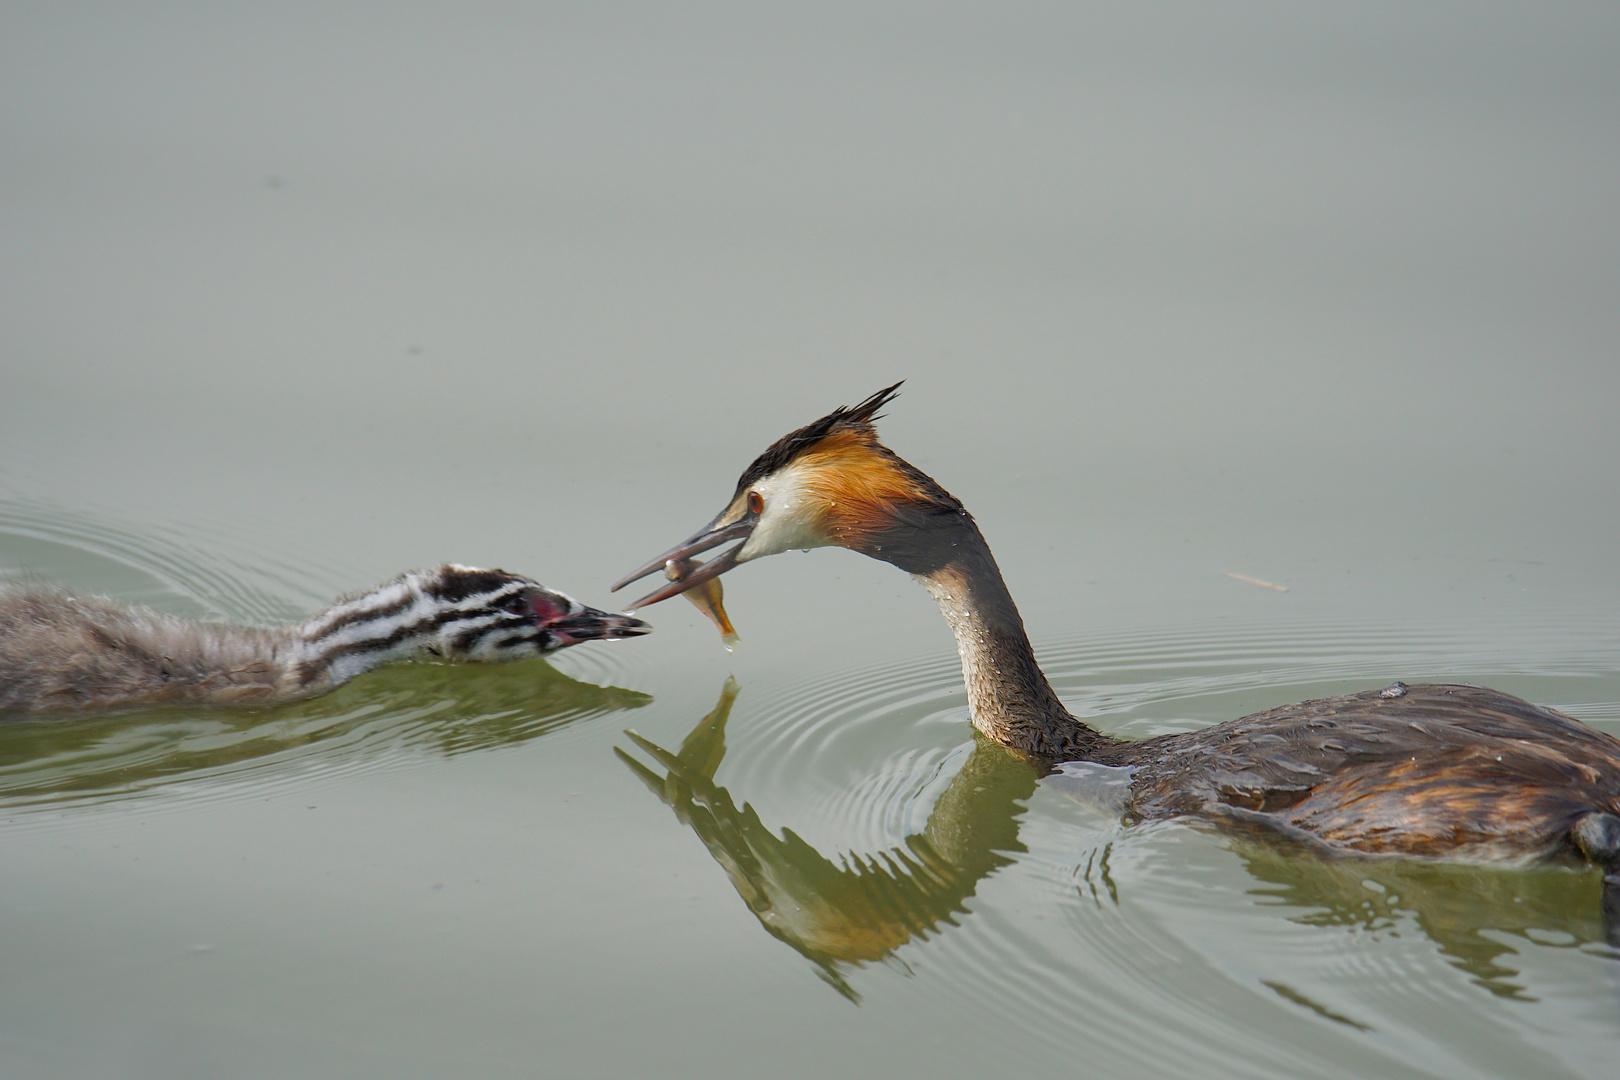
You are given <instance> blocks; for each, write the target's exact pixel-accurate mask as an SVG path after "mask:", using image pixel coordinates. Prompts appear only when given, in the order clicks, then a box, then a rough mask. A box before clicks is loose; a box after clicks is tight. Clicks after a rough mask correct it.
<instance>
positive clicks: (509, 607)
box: [0, 566, 648, 713]
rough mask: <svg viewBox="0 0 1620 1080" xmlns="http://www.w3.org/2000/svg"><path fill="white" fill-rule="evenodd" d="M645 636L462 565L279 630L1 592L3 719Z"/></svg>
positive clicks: (263, 701) (265, 700)
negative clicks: (404, 663)
mask: <svg viewBox="0 0 1620 1080" xmlns="http://www.w3.org/2000/svg"><path fill="white" fill-rule="evenodd" d="M647 630H648V627H647V624H646V623H644V622H642V621H641V620H640V619H634V618H631V617H629V616H627V615H610V614H608V613H607V612H604V611H597V610H596V609H595V608H588V607H586V606H585V605H584V604H581V603H580V602H579V601H578V600H575V599H574V598H573V597H570V596H565V595H564V594H562V593H559V592H552V591H551V590H550V589H547V588H546V587H545V586H543V585H540V584H537V583H536V582H533V581H530V580H529V579H528V578H522V577H518V576H517V575H515V574H508V573H507V572H506V571H504V570H479V569H476V568H473V567H467V566H442V567H440V568H439V569H437V570H433V571H429V572H425V573H410V574H402V575H400V576H399V577H397V578H395V579H394V580H393V581H390V582H388V583H387V584H384V585H380V586H378V587H377V588H376V589H373V590H372V591H371V592H367V593H358V594H356V595H354V596H349V597H345V598H343V599H341V600H339V601H338V602H337V603H336V604H334V605H333V606H332V607H330V608H328V609H327V610H325V611H323V612H321V613H320V614H318V615H313V616H311V617H310V618H308V619H306V620H304V621H303V622H302V623H299V624H297V625H296V626H287V627H281V628H279V629H274V630H258V629H251V628H248V627H241V626H227V625H223V624H215V623H198V622H190V621H187V620H183V619H177V618H173V617H172V616H168V615H160V614H158V613H156V612H153V611H147V610H144V609H140V608H129V607H123V606H121V605H118V604H114V603H111V602H109V601H106V600H101V599H85V598H79V597H74V596H70V595H68V594H66V593H63V592H59V591H56V590H49V589H19V588H12V589H7V590H5V591H3V592H0V713H8V712H66V711H77V712H84V711H91V710H97V709H112V708H120V707H130V706H147V705H268V704H275V703H278V702H283V701H293V700H296V699H298V698H306V697H312V696H314V695H315V694H322V693H325V692H326V691H328V690H331V689H332V688H334V687H336V686H340V685H342V684H343V683H345V682H348V681H349V680H350V679H352V678H354V677H355V676H356V675H359V674H360V673H361V672H364V671H369V670H371V669H372V668H374V667H378V666H379V665H382V664H391V663H395V662H397V661H401V660H414V659H437V660H463V661H501V660H519V659H523V658H525V657H532V656H541V655H543V654H545V653H549V652H555V651H556V650H558V649H562V648H566V647H567V646H569V645H573V644H576V643H578V642H581V641H592V640H599V639H600V640H608V639H616V638H625V637H634V636H636V635H638V634H644V633H646V632H647Z"/></svg>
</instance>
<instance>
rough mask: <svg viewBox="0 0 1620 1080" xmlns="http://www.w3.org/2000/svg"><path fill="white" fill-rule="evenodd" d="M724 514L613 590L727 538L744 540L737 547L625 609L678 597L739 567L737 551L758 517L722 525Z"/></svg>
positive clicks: (744, 541)
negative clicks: (734, 567)
mask: <svg viewBox="0 0 1620 1080" xmlns="http://www.w3.org/2000/svg"><path fill="white" fill-rule="evenodd" d="M724 517H725V515H721V517H720V518H716V519H715V520H714V521H711V522H710V523H709V524H707V525H705V526H704V527H703V528H701V529H699V530H698V531H697V532H695V533H693V534H692V535H691V536H689V537H687V538H686V539H685V540H683V541H681V542H680V543H679V544H676V545H675V546H674V547H672V548H670V549H669V550H668V551H666V552H664V553H663V554H662V555H660V556H658V558H656V559H653V560H652V561H651V562H649V563H647V564H646V565H644V566H642V567H641V568H640V569H639V570H637V571H635V572H634V573H632V574H630V575H629V576H628V577H626V578H624V579H623V580H621V581H620V582H619V583H618V584H616V585H614V586H613V591H614V592H618V591H619V590H620V589H622V588H624V587H625V586H626V585H628V584H630V583H631V582H632V581H639V580H640V579H642V578H644V577H646V576H647V575H648V574H652V573H656V572H659V571H662V570H663V569H664V568H665V567H666V566H668V565H669V564H670V563H679V562H683V561H684V560H686V559H690V558H691V557H692V556H694V555H697V554H699V553H701V552H704V551H708V550H709V549H710V548H716V547H719V546H720V545H721V544H724V543H726V542H727V541H730V540H741V541H742V542H743V543H742V544H738V545H737V546H736V547H734V548H732V549H731V550H730V551H727V552H725V553H724V554H722V555H717V556H716V557H715V558H713V559H711V560H710V561H709V562H706V563H704V564H703V565H702V566H700V567H698V568H697V569H696V570H693V571H692V572H691V573H690V574H687V575H686V576H685V577H682V578H680V579H679V580H677V581H671V582H670V583H669V584H667V585H665V586H664V587H663V588H660V589H657V590H655V591H653V592H650V593H648V594H647V595H646V596H643V597H642V598H641V599H640V600H637V601H636V602H635V603H633V604H631V605H630V606H629V607H627V608H625V610H626V611H635V610H636V609H638V608H644V607H646V606H647V605H648V604H656V603H658V602H659V601H660V600H668V599H669V598H670V597H672V596H679V595H680V594H681V593H683V592H685V591H686V590H688V589H690V588H693V587H694V586H697V585H701V584H703V583H704V582H705V581H708V580H710V579H711V578H717V577H719V576H720V575H721V574H723V573H725V572H726V571H727V570H730V569H731V568H732V567H733V566H736V565H737V553H738V552H739V551H741V550H742V549H743V544H746V543H747V542H748V537H749V536H750V535H751V534H752V533H753V531H754V522H755V519H754V518H753V517H752V516H749V517H747V518H744V519H743V520H742V521H734V522H732V523H731V524H729V525H725V524H720V522H721V520H722V518H724Z"/></svg>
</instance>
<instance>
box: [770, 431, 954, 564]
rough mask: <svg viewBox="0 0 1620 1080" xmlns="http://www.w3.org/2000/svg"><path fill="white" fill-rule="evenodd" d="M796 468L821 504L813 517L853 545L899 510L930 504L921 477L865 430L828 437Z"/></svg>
mask: <svg viewBox="0 0 1620 1080" xmlns="http://www.w3.org/2000/svg"><path fill="white" fill-rule="evenodd" d="M793 468H794V469H795V470H796V471H797V470H803V471H804V474H805V490H806V492H807V494H808V495H809V496H810V498H811V499H813V500H815V502H816V504H817V505H816V506H815V508H814V510H813V511H812V514H813V516H814V517H815V518H816V519H819V520H820V521H821V522H822V523H823V527H824V528H825V530H826V532H827V534H828V535H829V536H831V537H833V538H834V539H835V541H836V542H837V543H840V544H844V545H847V546H856V545H852V544H850V543H849V541H850V540H851V539H853V538H855V537H863V536H868V535H870V534H871V533H874V532H877V531H878V530H880V529H882V528H883V527H884V526H886V525H887V524H889V523H890V522H891V521H892V520H893V517H894V507H895V506H897V505H903V504H905V503H908V502H925V501H928V499H929V492H928V490H927V489H926V488H924V487H923V486H922V485H921V484H920V483H918V478H917V476H916V474H915V473H914V472H913V471H912V470H909V469H907V468H906V466H905V465H904V463H903V462H901V461H900V459H899V458H897V457H895V456H894V454H892V453H890V452H889V451H888V450H887V449H886V448H884V447H882V446H880V445H879V444H878V441H877V434H876V433H875V432H874V431H873V430H872V429H871V428H869V427H865V426H864V425H863V426H862V427H861V428H856V429H846V430H843V431H835V432H833V433H832V434H831V435H828V436H827V437H826V438H824V439H822V440H821V441H820V442H818V443H816V445H815V446H814V447H812V448H811V449H809V450H807V451H805V452H804V453H803V454H802V455H800V456H799V459H798V460H797V461H795V462H794V463H793Z"/></svg>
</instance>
